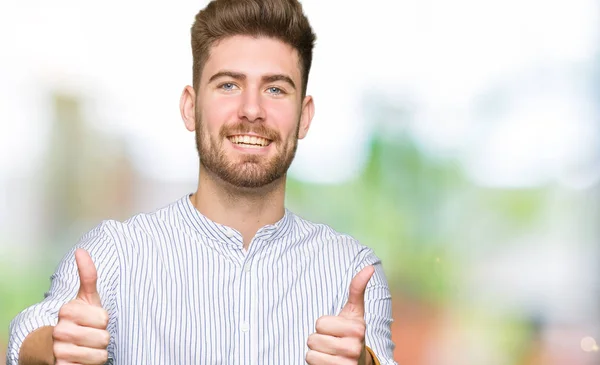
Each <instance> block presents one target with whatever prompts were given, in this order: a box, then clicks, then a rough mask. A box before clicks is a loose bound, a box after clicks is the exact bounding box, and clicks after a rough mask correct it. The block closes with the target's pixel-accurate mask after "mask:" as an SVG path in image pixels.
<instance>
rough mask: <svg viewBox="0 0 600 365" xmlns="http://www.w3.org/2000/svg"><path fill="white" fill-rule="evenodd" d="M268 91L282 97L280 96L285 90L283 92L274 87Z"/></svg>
mask: <svg viewBox="0 0 600 365" xmlns="http://www.w3.org/2000/svg"><path fill="white" fill-rule="evenodd" d="M267 90H268V91H269V93H271V94H275V95H280V94H283V90H281V89H280V88H278V87H274V86H273V87H270V88H268V89H267Z"/></svg>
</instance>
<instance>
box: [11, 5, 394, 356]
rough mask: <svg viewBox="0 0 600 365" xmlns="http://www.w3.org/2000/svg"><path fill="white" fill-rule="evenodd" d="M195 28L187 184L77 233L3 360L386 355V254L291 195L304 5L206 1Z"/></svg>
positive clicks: (304, 66)
mask: <svg viewBox="0 0 600 365" xmlns="http://www.w3.org/2000/svg"><path fill="white" fill-rule="evenodd" d="M191 33H192V52H193V58H194V61H193V86H187V87H186V88H185V89H184V91H183V94H182V96H181V102H180V109H181V115H182V118H183V120H184V123H185V126H186V127H187V129H188V130H190V131H195V133H196V142H197V147H198V151H199V155H200V174H199V183H198V188H197V190H196V192H194V193H193V194H190V195H185V196H184V197H182V198H181V199H179V200H177V201H176V202H174V203H172V204H170V205H168V206H166V207H164V208H162V209H159V210H157V211H155V212H153V213H151V214H138V215H136V216H134V217H132V218H130V219H129V220H127V221H125V222H116V221H104V222H102V223H101V224H100V225H99V226H97V227H96V228H95V229H93V230H92V231H90V232H88V233H87V234H86V235H84V236H83V238H82V239H81V240H80V242H79V243H78V244H77V245H76V246H75V247H74V248H73V249H72V250H71V251H70V252H69V253H67V255H66V256H65V258H64V259H63V260H62V261H61V263H60V264H59V266H58V268H57V270H56V273H55V274H54V275H53V276H52V284H51V287H50V290H49V292H48V293H47V294H46V297H45V299H44V300H43V301H42V302H41V303H38V304H35V305H33V306H31V307H30V308H27V309H26V310H24V311H23V312H22V313H20V314H19V315H18V316H17V317H16V318H15V319H14V320H13V322H12V323H11V332H10V336H11V337H10V342H9V348H8V355H7V359H8V364H15V365H16V364H53V363H56V364H103V363H105V362H109V363H115V364H303V363H308V364H377V363H381V364H395V362H394V360H393V359H392V352H393V348H394V345H393V343H392V341H391V338H390V337H391V334H390V324H391V321H392V318H391V298H390V293H389V288H388V285H387V282H386V279H385V276H384V273H383V271H382V267H381V263H380V261H379V259H378V258H377V257H376V256H375V255H374V254H373V252H372V251H371V250H370V249H369V248H367V247H365V246H362V245H361V244H359V243H358V242H357V241H356V240H354V239H353V238H351V237H349V236H347V235H343V234H340V233H337V232H335V231H334V230H332V229H331V228H329V227H327V226H325V225H322V224H315V223H311V222H308V221H306V220H304V219H302V218H300V217H298V216H296V215H294V214H293V213H292V212H290V211H289V210H287V209H285V207H284V196H285V180H286V172H287V170H288V167H289V166H290V164H291V162H292V160H293V158H294V154H295V151H296V147H297V142H298V139H302V138H304V136H305V135H306V134H307V132H308V129H309V126H310V123H311V120H312V117H313V114H314V105H313V99H312V98H311V97H310V96H306V95H305V93H306V86H307V82H308V74H309V71H310V66H311V60H312V49H313V45H314V41H315V36H314V34H313V32H312V29H311V27H310V25H309V22H308V20H307V19H306V17H305V16H304V14H303V12H302V7H301V5H300V4H299V3H298V2H297V0H215V1H213V2H211V3H210V4H209V5H207V7H206V8H205V9H204V10H202V11H200V12H199V13H198V14H197V16H196V20H195V23H194V25H193V27H192V31H191ZM332 137H333V136H332Z"/></svg>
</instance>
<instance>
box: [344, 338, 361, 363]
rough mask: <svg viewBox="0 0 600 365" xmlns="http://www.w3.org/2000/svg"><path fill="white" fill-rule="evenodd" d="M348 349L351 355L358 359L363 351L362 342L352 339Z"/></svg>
mask: <svg viewBox="0 0 600 365" xmlns="http://www.w3.org/2000/svg"><path fill="white" fill-rule="evenodd" d="M347 349H348V355H349V356H350V357H352V358H353V359H358V358H359V357H360V355H361V353H362V344H361V343H360V342H356V341H352V342H351V343H350V345H349V346H348V347H347Z"/></svg>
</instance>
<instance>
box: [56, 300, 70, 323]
mask: <svg viewBox="0 0 600 365" xmlns="http://www.w3.org/2000/svg"><path fill="white" fill-rule="evenodd" d="M72 315H73V309H72V304H71V303H70V302H69V303H67V304H65V305H63V306H62V307H60V309H59V310H58V318H59V319H62V318H71V316H72Z"/></svg>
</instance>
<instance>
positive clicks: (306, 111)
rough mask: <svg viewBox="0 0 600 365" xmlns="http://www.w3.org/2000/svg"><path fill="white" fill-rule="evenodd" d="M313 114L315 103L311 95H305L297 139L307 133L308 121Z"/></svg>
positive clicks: (309, 121)
mask: <svg viewBox="0 0 600 365" xmlns="http://www.w3.org/2000/svg"><path fill="white" fill-rule="evenodd" d="M314 115H315V103H314V101H313V98H312V96H310V95H307V96H306V97H304V101H303V102H302V114H300V126H299V129H298V139H303V138H304V137H306V134H307V133H308V129H309V128H310V123H311V122H312V119H313V116H314Z"/></svg>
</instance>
